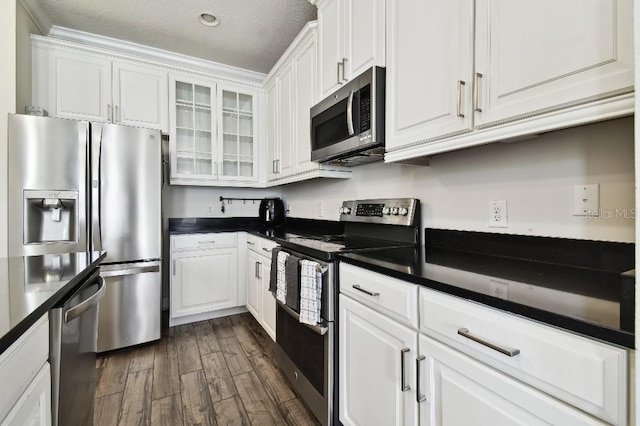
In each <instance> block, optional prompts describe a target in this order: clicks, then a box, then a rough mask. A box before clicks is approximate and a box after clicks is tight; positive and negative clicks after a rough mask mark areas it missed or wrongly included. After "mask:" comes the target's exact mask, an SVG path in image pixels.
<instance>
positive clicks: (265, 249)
mask: <svg viewBox="0 0 640 426" xmlns="http://www.w3.org/2000/svg"><path fill="white" fill-rule="evenodd" d="M262 250H264V251H266V252H267V253H271V250H269V249H268V248H266V247H262Z"/></svg>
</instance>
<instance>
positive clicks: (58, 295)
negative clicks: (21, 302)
mask: <svg viewBox="0 0 640 426" xmlns="http://www.w3.org/2000/svg"><path fill="white" fill-rule="evenodd" d="M105 257H107V253H106V252H105V253H103V254H102V255H100V256H99V257H97V258H96V259H95V260H94V261H93V262H91V264H90V265H89V266H87V267H86V268H85V269H84V270H83V271H82V272H80V273H79V274H78V275H76V276H75V277H73V278H71V279H70V280H69V282H68V283H67V284H65V285H64V286H62V287H61V288H60V289H59V290H58V291H56V292H55V293H54V294H53V296H51V297H50V298H49V299H47V301H46V302H44V303H42V304H41V305H40V306H38V307H37V308H36V309H34V311H33V312H31V313H30V314H29V315H27V316H26V317H25V318H24V319H23V320H22V321H20V322H19V323H18V324H16V325H15V326H14V327H13V328H11V330H9V331H8V332H7V333H6V334H5V335H4V336H2V337H0V356H2V354H3V353H4V352H5V351H6V350H7V349H9V348H10V347H11V345H13V344H14V343H15V342H16V341H17V340H18V339H19V338H20V337H21V336H22V335H23V334H24V333H25V332H26V331H27V330H29V328H30V327H31V326H32V325H34V324H35V323H36V322H37V321H38V320H39V319H40V317H42V316H43V315H45V314H46V313H47V312H48V311H49V309H51V308H53V307H54V306H55V305H56V303H58V302H59V301H60V300H62V298H63V297H65V296H66V295H67V294H68V293H69V292H71V291H73V290H75V288H76V286H77V285H78V284H80V283H81V282H82V281H83V280H84V279H85V278H87V277H88V276H89V275H90V274H91V273H92V272H93V271H94V270H95V269H96V268H97V267H98V266H99V265H100V262H102V261H103V260H104V258H105Z"/></svg>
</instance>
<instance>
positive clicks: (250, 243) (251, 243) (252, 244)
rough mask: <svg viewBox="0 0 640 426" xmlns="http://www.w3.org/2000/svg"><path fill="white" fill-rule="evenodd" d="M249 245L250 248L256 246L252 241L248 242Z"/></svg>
mask: <svg viewBox="0 0 640 426" xmlns="http://www.w3.org/2000/svg"><path fill="white" fill-rule="evenodd" d="M247 244H249V245H250V246H255V245H256V243H254V242H251V241H247Z"/></svg>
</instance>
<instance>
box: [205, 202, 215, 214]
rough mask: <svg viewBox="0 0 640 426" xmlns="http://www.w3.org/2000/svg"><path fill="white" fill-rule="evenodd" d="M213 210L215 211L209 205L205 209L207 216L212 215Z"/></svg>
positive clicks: (211, 205)
mask: <svg viewBox="0 0 640 426" xmlns="http://www.w3.org/2000/svg"><path fill="white" fill-rule="evenodd" d="M214 209H215V206H214V205H213V204H209V206H208V207H207V214H209V215H213V210H214Z"/></svg>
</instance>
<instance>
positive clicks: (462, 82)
mask: <svg viewBox="0 0 640 426" xmlns="http://www.w3.org/2000/svg"><path fill="white" fill-rule="evenodd" d="M387 8H388V9H387V13H388V17H387V43H388V45H387V52H388V58H387V62H388V64H389V66H388V67H387V114H386V117H387V131H386V133H387V134H386V145H387V149H393V148H398V147H401V146H405V145H411V144H415V143H419V142H423V141H427V140H429V139H434V138H440V137H443V136H447V135H448V136H451V135H455V134H461V133H465V132H469V131H471V129H472V115H473V113H472V109H471V89H472V81H471V80H472V75H473V50H472V46H473V21H472V20H473V0H433V1H428V2H425V1H421V0H391V1H389V2H388V3H387Z"/></svg>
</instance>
